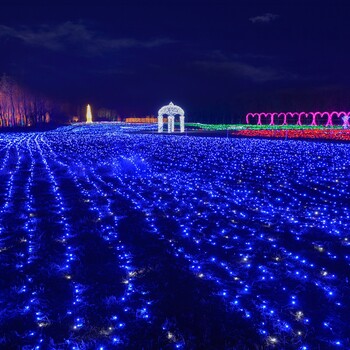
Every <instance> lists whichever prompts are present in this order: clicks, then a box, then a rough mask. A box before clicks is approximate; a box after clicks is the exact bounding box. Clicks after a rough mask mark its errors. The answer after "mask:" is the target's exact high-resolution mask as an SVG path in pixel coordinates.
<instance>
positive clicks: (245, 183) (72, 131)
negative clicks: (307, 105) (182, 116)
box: [0, 124, 350, 349]
mask: <svg viewBox="0 0 350 350" xmlns="http://www.w3.org/2000/svg"><path fill="white" fill-rule="evenodd" d="M134 131H135V130H134V129H133V128H131V127H130V128H128V127H123V126H120V125H113V124H111V125H109V124H92V125H86V126H75V127H74V126H70V127H63V128H59V129H57V130H54V131H50V132H45V133H7V134H6V133H5V134H0V155H1V156H0V348H2V347H3V348H5V349H12V348H22V349H33V348H35V349H114V348H116V349H124V348H125V349H253V348H254V349H318V348H319V349H349V348H350V341H349V335H350V312H349V310H350V286H349V277H350V234H349V228H350V212H349V208H350V185H349V184H350V181H349V180H350V172H349V169H350V145H349V144H341V143H338V144H333V143H322V142H304V141H285V140H280V141H272V140H257V139H243V138H240V139H234V138H228V139H227V138H215V137H209V138H207V137H191V136H185V135H182V136H171V135H151V134H141V133H134Z"/></svg>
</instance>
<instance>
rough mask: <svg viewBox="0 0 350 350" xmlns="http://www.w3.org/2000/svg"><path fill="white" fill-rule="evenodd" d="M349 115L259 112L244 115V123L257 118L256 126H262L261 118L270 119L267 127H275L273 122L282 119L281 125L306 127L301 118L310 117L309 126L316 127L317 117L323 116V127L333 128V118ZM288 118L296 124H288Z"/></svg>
mask: <svg viewBox="0 0 350 350" xmlns="http://www.w3.org/2000/svg"><path fill="white" fill-rule="evenodd" d="M346 115H349V116H350V112H345V111H340V112H337V111H333V112H280V113H277V112H260V113H248V114H247V115H246V122H247V124H251V123H250V122H249V121H250V120H251V119H255V118H257V124H256V125H262V122H261V121H262V118H263V119H265V121H266V119H270V123H269V125H276V124H275V121H277V122H278V120H280V119H279V118H281V117H283V123H282V125H306V124H303V123H302V120H301V118H302V117H304V118H310V117H311V123H310V124H309V125H312V126H316V125H318V123H317V117H318V116H319V119H322V118H323V117H324V116H326V117H327V121H326V124H325V125H324V126H333V125H334V124H333V117H334V116H335V117H336V118H337V119H338V120H341V118H342V117H343V116H346ZM288 116H289V119H296V124H288ZM321 122H322V121H321ZM252 125H253V124H252Z"/></svg>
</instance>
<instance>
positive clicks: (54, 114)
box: [0, 74, 65, 128]
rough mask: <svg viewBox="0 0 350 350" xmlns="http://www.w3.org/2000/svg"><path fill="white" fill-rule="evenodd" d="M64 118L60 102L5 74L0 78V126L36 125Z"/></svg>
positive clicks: (60, 120) (59, 120) (59, 121)
mask: <svg viewBox="0 0 350 350" xmlns="http://www.w3.org/2000/svg"><path fill="white" fill-rule="evenodd" d="M64 120H65V115H64V113H63V112H62V108H61V106H60V105H59V104H58V103H56V102H54V101H52V100H51V99H48V98H47V97H45V96H44V95H43V94H41V93H35V92H33V91H30V90H29V89H27V88H25V87H23V86H21V85H20V84H19V83H17V82H16V81H15V80H14V79H13V78H12V77H10V76H8V75H6V74H3V76H2V77H1V79H0V127H2V128H4V127H5V128H6V127H36V126H40V125H43V124H47V123H62V122H64Z"/></svg>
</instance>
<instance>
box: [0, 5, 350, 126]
mask: <svg viewBox="0 0 350 350" xmlns="http://www.w3.org/2000/svg"><path fill="white" fill-rule="evenodd" d="M71 3H74V5H72V4H71ZM349 34H350V1H348V0H346V1H338V0H329V1H326V0H317V1H313V0H301V1H299V0H283V1H282V0H276V1H269V0H267V1H265V0H221V1H220V0H216V1H214V0H213V1H205V0H202V1H196V0H179V1H172V0H169V1H167V0H150V1H145V0H143V1H142V0H139V1H133V0H125V1H120V0H119V1H118V0H114V1H109V2H107V1H103V0H102V1H95V3H94V4H91V5H86V4H82V3H79V2H74V0H71V1H65V0H63V1H60V2H59V3H55V2H54V1H49V0H47V1H45V2H40V3H39V2H33V1H26V2H19V1H15V0H12V1H8V0H2V1H1V8H0V53H1V54H0V73H7V74H9V75H12V76H13V77H15V78H16V79H17V80H19V81H20V82H21V83H22V84H24V85H26V86H28V87H30V88H31V89H35V90H38V91H42V92H44V93H45V94H47V95H48V96H49V97H53V98H55V99H58V100H60V101H66V102H70V103H73V104H85V103H88V102H90V103H92V105H93V106H94V105H95V106H106V107H111V108H115V109H117V110H118V111H119V113H121V114H123V115H124V114H126V115H130V114H133V113H136V114H141V115H146V114H151V113H153V114H155V113H156V112H157V110H158V108H159V107H160V106H162V105H163V104H167V103H168V102H169V101H170V100H172V101H173V102H174V103H177V104H179V105H181V106H182V107H183V108H184V109H185V111H186V112H187V115H188V117H189V119H193V120H194V119H195V120H198V119H200V118H204V119H206V118H211V120H212V121H221V119H222V118H224V117H225V118H226V119H227V118H231V119H232V120H238V119H239V117H240V116H242V115H243V114H244V113H246V112H248V111H288V110H295V111H298V110H299V111H301V110H326V109H344V108H345V109H349V110H350V80H349V78H350V44H349V43H350V40H349V39H350V38H349Z"/></svg>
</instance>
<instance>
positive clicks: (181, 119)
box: [180, 115, 185, 132]
mask: <svg viewBox="0 0 350 350" xmlns="http://www.w3.org/2000/svg"><path fill="white" fill-rule="evenodd" d="M180 132H185V116H184V115H180Z"/></svg>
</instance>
